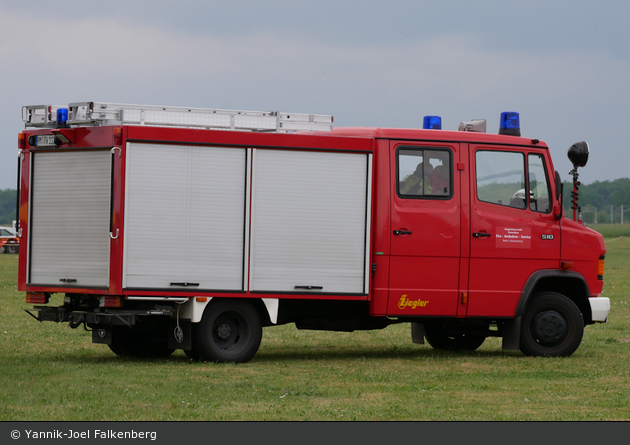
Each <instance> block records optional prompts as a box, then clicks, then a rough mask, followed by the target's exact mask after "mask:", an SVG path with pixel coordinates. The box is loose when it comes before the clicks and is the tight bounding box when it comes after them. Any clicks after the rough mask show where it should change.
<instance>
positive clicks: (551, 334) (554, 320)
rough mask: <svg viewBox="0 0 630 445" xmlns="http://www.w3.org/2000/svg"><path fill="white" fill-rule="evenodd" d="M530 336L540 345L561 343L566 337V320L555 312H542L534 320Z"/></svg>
mask: <svg viewBox="0 0 630 445" xmlns="http://www.w3.org/2000/svg"><path fill="white" fill-rule="evenodd" d="M532 334H533V335H534V338H535V339H536V340H538V342H540V343H545V344H554V343H558V342H561V341H562V340H563V339H564V338H565V337H566V335H567V323H566V320H565V319H564V317H563V316H562V315H561V314H560V313H558V312H556V311H543V312H541V313H539V314H538V315H536V317H535V318H534V322H533V323H532Z"/></svg>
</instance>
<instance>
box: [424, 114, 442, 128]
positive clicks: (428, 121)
mask: <svg viewBox="0 0 630 445" xmlns="http://www.w3.org/2000/svg"><path fill="white" fill-rule="evenodd" d="M422 128H424V129H425V130H441V129H442V118H441V117H440V116H424V124H423V125H422Z"/></svg>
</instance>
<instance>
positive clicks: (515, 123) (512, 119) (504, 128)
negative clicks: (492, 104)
mask: <svg viewBox="0 0 630 445" xmlns="http://www.w3.org/2000/svg"><path fill="white" fill-rule="evenodd" d="M499 134H507V135H510V136H520V135H521V127H520V119H519V116H518V113H517V112H515V111H504V112H503V113H501V123H500V124H499Z"/></svg>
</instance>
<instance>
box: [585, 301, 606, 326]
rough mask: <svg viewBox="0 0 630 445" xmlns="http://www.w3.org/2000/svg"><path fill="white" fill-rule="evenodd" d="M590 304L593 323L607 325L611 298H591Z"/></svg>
mask: <svg viewBox="0 0 630 445" xmlns="http://www.w3.org/2000/svg"><path fill="white" fill-rule="evenodd" d="M588 302H589V303H590V305H591V314H592V318H593V322H596V323H606V321H607V320H608V313H609V312H610V298H606V297H591V298H589V299H588Z"/></svg>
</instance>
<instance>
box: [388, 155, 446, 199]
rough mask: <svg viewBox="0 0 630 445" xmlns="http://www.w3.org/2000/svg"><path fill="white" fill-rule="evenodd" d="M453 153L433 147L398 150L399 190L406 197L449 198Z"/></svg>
mask: <svg viewBox="0 0 630 445" xmlns="http://www.w3.org/2000/svg"><path fill="white" fill-rule="evenodd" d="M451 165H452V162H451V152H450V151H449V150H440V149H433V148H425V149H422V148H418V147H414V148H400V149H398V159H397V168H398V178H397V182H396V184H397V192H398V195H399V196H400V197H403V198H439V197H447V198H448V197H450V196H451V192H452V190H451V189H452V185H451V184H452V182H451V177H452V173H451Z"/></svg>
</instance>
